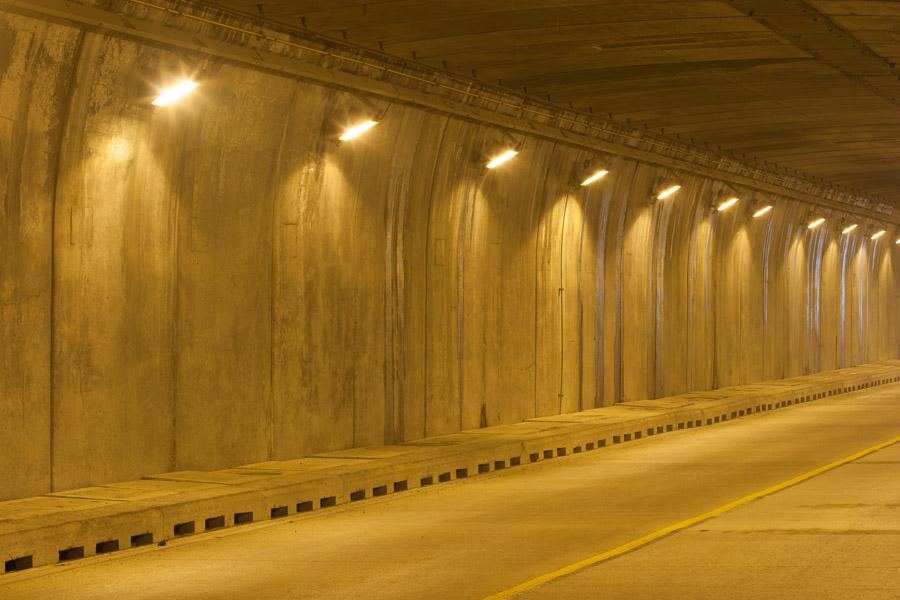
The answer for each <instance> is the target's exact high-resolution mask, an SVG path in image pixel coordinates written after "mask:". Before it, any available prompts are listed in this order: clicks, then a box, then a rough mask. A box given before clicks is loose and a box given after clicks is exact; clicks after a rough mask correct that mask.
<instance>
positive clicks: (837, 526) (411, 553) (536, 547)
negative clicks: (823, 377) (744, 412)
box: [0, 384, 900, 600]
mask: <svg viewBox="0 0 900 600" xmlns="http://www.w3.org/2000/svg"><path fill="white" fill-rule="evenodd" d="M898 434H900V384H895V385H889V386H884V387H881V388H878V389H876V390H875V391H864V392H857V393H853V394H848V395H846V396H839V397H835V398H831V399H825V400H820V401H817V402H814V403H810V404H806V405H800V406H797V407H793V408H788V409H784V410H782V411H779V412H776V413H769V414H762V415H757V416H753V417H748V418H744V419H739V420H736V421H730V422H727V423H724V424H720V425H716V426H714V427H703V428H701V429H698V430H686V431H683V432H676V433H671V434H667V435H665V436H662V437H659V438H649V439H645V440H643V441H640V442H632V443H629V444H624V445H622V446H616V447H613V448H607V449H603V450H599V451H596V452H591V453H585V454H580V455H573V456H569V457H566V458H561V459H554V460H552V461H548V462H546V463H541V464H538V465H533V466H528V467H522V468H518V469H510V470H507V471H501V472H498V473H496V474H495V475H489V476H482V477H478V478H475V479H472V480H463V481H458V482H453V483H450V484H443V485H440V486H435V487H433V488H427V489H423V490H414V491H411V492H407V493H403V494H397V495H394V496H387V497H385V498H379V499H375V500H367V501H365V502H362V503H359V504H354V505H346V506H343V507H339V508H335V509H330V510H326V511H321V512H316V513H313V514H311V515H308V516H303V517H296V518H291V519H289V520H285V521H278V522H266V523H259V524H255V525H248V526H245V527H241V528H236V529H230V530H226V531H223V532H221V533H218V534H209V535H200V536H196V537H194V538H192V539H185V540H179V541H177V542H173V543H170V544H169V545H168V546H167V547H165V548H151V549H140V550H136V551H127V552H122V553H119V554H117V555H111V556H104V557H97V558H92V559H86V560H83V561H80V562H78V563H72V564H68V565H59V566H51V567H44V568H41V569H35V570H33V571H30V572H23V573H17V574H11V575H4V576H0V598H4V599H5V598H10V599H13V598H14V599H16V600H27V599H32V598H41V599H43V598H55V597H60V598H62V597H65V598H67V599H72V600H79V599H94V598H96V599H101V598H102V599H104V600H108V599H109V598H129V599H131V598H134V599H150V598H154V599H155V598H160V599H162V598H166V599H169V598H179V599H213V598H216V599H221V598H225V599H227V598H254V599H272V598H474V599H477V598H482V597H485V596H487V595H489V594H492V593H495V592H498V591H501V590H504V589H508V588H511V587H513V586H515V585H517V584H520V583H522V582H524V581H527V580H530V579H532V578H534V577H536V576H539V575H542V574H544V573H547V572H550V571H554V570H556V569H559V568H560V567H563V566H565V565H568V564H570V563H574V562H576V561H579V560H582V559H584V558H587V557H589V556H592V555H595V554H597V553H600V552H603V551H605V550H608V549H610V548H613V547H615V546H618V545H620V544H623V543H626V542H628V541H631V540H633V539H635V538H638V537H641V536H642V535H644V534H646V533H649V532H651V531H654V530H657V529H660V528H662V527H665V526H667V525H670V524H672V523H674V522H677V521H680V520H682V519H686V518H689V517H692V516H695V515H697V514H700V513H703V512H706V511H708V510H711V509H713V508H716V507H718V506H720V505H722V504H725V503H727V502H729V501H732V500H734V499H737V498H740V497H742V496H745V495H747V494H750V493H752V492H755V491H758V490H760V489H763V488H766V487H769V486H771V485H774V484H777V483H780V482H782V481H785V480H787V479H790V478H792V477H794V476H796V475H799V474H802V473H805V472H807V471H810V470H811V469H814V468H816V467H819V466H822V465H824V464H827V463H830V462H832V461H834V460H837V459H839V458H842V457H844V456H847V455H850V454H853V453H854V452H857V451H859V450H862V449H864V448H867V447H869V446H872V445H874V444H876V443H878V442H882V441H884V440H887V439H889V438H892V437H895V436H897V435H898ZM898 557H900V445H894V446H891V447H889V448H886V449H883V450H879V451H877V452H875V453H873V454H870V455H868V456H866V457H865V458H862V459H860V460H858V461H855V462H853V463H849V464H847V465H844V466H841V467H838V468H837V469H834V470H832V471H829V472H827V473H825V474H823V475H820V476H818V477H816V478H813V479H810V480H808V481H806V482H804V483H802V484H800V485H797V486H795V487H791V488H789V489H787V490H784V491H782V492H779V493H777V494H775V495H772V496H768V497H766V498H764V499H762V500H759V501H756V502H753V503H751V504H748V505H746V506H743V507H740V508H737V509H735V510H734V511H731V512H729V513H726V514H725V515H723V516H720V517H717V518H714V519H711V520H709V521H705V522H703V523H701V524H699V525H696V526H694V527H691V528H688V529H685V530H683V531H681V532H678V533H676V534H674V535H672V536H669V537H667V538H664V539H662V540H660V541H658V542H655V543H653V544H649V545H646V546H643V547H641V548H639V549H637V550H636V551H634V552H631V553H629V554H626V555H623V556H620V557H618V558H616V559H613V560H611V561H608V562H604V563H602V564H599V565H595V566H593V567H590V568H587V569H584V570H581V571H578V572H577V573H575V574H573V575H570V576H568V577H564V578H560V579H556V580H553V581H551V582H549V583H547V584H546V585H544V586H542V587H540V588H536V589H534V590H531V591H529V592H526V593H525V594H523V595H522V596H521V597H523V598H541V599H543V598H554V599H556V598H591V597H603V598H604V599H617V598H623V599H624V598H628V599H634V598H679V599H683V598H710V599H713V598H715V599H716V600H719V599H721V598H748V599H749V598H754V599H757V598H792V599H796V598H815V599H817V600H819V599H828V598H835V599H837V598H840V599H842V600H844V599H847V598H853V599H863V598H865V599H870V598H871V599H875V598H878V599H898V598H900V558H898Z"/></svg>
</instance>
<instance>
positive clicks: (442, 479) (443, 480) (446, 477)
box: [438, 473, 450, 483]
mask: <svg viewBox="0 0 900 600" xmlns="http://www.w3.org/2000/svg"><path fill="white" fill-rule="evenodd" d="M448 481H450V473H441V474H440V475H438V483H447V482H448Z"/></svg>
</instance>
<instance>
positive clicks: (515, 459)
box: [509, 456, 534, 467]
mask: <svg viewBox="0 0 900 600" xmlns="http://www.w3.org/2000/svg"><path fill="white" fill-rule="evenodd" d="M532 462H534V461H532ZM521 464H522V459H521V458H519V457H518V456H513V457H512V458H510V459H509V466H511V467H518V466H519V465H521Z"/></svg>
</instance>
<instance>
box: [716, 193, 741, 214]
mask: <svg viewBox="0 0 900 600" xmlns="http://www.w3.org/2000/svg"><path fill="white" fill-rule="evenodd" d="M738 200H740V198H738V197H737V196H735V197H734V198H729V199H728V200H726V201H725V202H723V203H722V204H720V205H719V207H718V208H716V210H717V211H719V212H722V211H723V210H728V209H729V208H731V207H732V206H734V205H735V204H737V203H738Z"/></svg>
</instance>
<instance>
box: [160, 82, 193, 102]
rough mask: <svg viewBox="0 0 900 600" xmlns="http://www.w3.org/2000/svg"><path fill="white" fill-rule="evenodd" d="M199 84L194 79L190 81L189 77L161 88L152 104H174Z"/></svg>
mask: <svg viewBox="0 0 900 600" xmlns="http://www.w3.org/2000/svg"><path fill="white" fill-rule="evenodd" d="M198 85H200V84H198V83H197V82H195V81H191V80H190V79H183V80H182V81H179V82H178V83H176V84H175V85H173V86H170V87H167V88H165V89H163V90H162V91H161V92H160V93H159V96H157V97H156V100H154V101H153V105H154V106H169V105H170V104H175V103H176V102H178V101H179V100H181V99H182V98H184V97H185V96H187V95H188V94H190V93H191V92H193V91H194V90H195V89H197V86H198Z"/></svg>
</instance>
